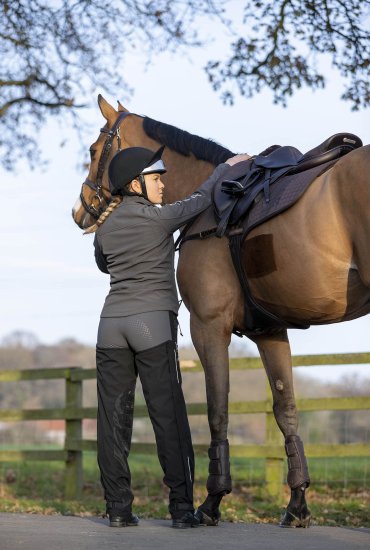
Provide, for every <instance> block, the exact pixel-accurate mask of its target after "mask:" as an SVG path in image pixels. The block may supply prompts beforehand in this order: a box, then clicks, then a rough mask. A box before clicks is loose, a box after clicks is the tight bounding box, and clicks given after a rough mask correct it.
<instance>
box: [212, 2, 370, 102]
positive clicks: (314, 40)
mask: <svg viewBox="0 0 370 550" xmlns="http://www.w3.org/2000/svg"><path fill="white" fill-rule="evenodd" d="M369 22H370V1H369V0H310V1H303V0H271V1H267V0H259V1H257V2H255V1H252V0H248V1H247V2H246V4H245V8H244V20H243V27H244V30H243V36H239V37H237V38H236V40H235V41H233V43H232V44H231V55H230V57H228V58H227V59H226V60H225V61H220V60H217V61H210V62H209V63H208V65H207V68H206V70H207V73H208V76H209V79H210V81H211V83H212V85H213V88H214V89H215V90H221V92H222V93H221V95H222V99H223V101H224V102H226V103H232V102H233V98H234V92H233V91H232V89H230V84H234V85H235V86H234V89H235V87H236V89H237V90H238V91H239V92H240V94H241V95H244V96H246V97H252V96H253V95H254V94H255V93H258V92H259V91H260V90H261V89H262V88H263V87H267V88H270V89H271V90H272V92H273V98H274V102H275V103H280V104H283V105H284V106H285V105H286V102H287V97H288V96H291V95H292V94H293V93H294V92H295V91H296V90H297V89H298V88H301V87H302V86H304V85H306V86H308V87H309V88H311V89H317V88H323V87H324V85H325V76H324V74H323V73H322V71H321V70H320V69H319V68H318V66H317V63H316V61H317V54H324V55H326V56H328V57H329V59H330V60H331V62H332V65H333V66H334V67H335V68H336V69H338V70H339V72H340V74H341V75H342V76H343V77H344V78H345V82H346V84H345V90H344V92H343V94H342V96H341V97H342V99H344V100H348V101H349V102H350V103H351V104H352V108H353V109H354V110H358V109H359V108H361V107H368V106H369V105H370V32H369V29H370V23H369Z"/></svg>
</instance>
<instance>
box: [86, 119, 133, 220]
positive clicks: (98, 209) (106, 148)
mask: <svg viewBox="0 0 370 550" xmlns="http://www.w3.org/2000/svg"><path fill="white" fill-rule="evenodd" d="M132 114H134V113H129V112H128V111H125V112H124V113H121V114H120V115H119V117H118V118H117V120H116V121H115V123H114V124H113V126H112V128H111V129H110V130H105V129H104V128H101V130H100V132H102V133H103V134H107V138H106V140H105V142H104V145H103V150H102V152H101V155H100V159H99V164H98V173H97V175H96V182H95V183H94V182H93V181H91V180H89V179H88V178H86V179H85V181H84V182H83V184H82V188H81V193H80V200H81V203H82V206H83V207H84V209H85V210H86V212H88V213H89V214H90V216H92V217H93V218H94V219H95V220H97V219H98V218H99V216H100V214H101V213H102V212H104V209H105V206H104V202H105V203H106V204H108V203H109V198H110V197H109V196H108V195H107V194H104V187H103V174H104V170H105V165H106V163H107V160H108V157H109V154H110V150H111V148H112V144H113V140H114V137H117V145H118V148H117V151H120V150H121V134H120V129H119V127H120V124H121V122H122V121H123V120H124V119H125V118H126V117H127V116H128V115H132ZM84 185H87V186H88V187H90V189H92V190H93V191H95V195H94V196H93V198H92V199H91V202H90V204H88V203H87V202H86V200H85V198H84V196H83V186H84ZM96 203H97V206H96V205H95V204H96Z"/></svg>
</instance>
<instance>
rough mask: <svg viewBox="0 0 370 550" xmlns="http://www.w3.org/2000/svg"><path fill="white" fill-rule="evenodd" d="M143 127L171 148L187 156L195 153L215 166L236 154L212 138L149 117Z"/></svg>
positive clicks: (151, 136)
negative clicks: (196, 134)
mask: <svg viewBox="0 0 370 550" xmlns="http://www.w3.org/2000/svg"><path fill="white" fill-rule="evenodd" d="M143 128H144V131H145V133H146V134H147V135H148V136H149V137H150V138H152V139H155V140H156V141H159V142H160V143H162V145H166V147H168V148H169V149H172V150H173V151H176V152H177V153H180V154H181V155H184V156H186V157H188V156H189V155H190V154H191V153H193V155H194V156H195V157H196V158H197V159H198V160H205V161H207V162H210V163H212V164H213V165H214V166H217V165H218V164H221V163H222V162H225V160H227V159H228V158H230V157H232V156H234V154H235V153H233V152H232V151H230V150H229V149H226V148H225V147H222V145H219V144H218V143H216V142H215V141H212V140H211V139H205V138H202V137H199V136H195V135H193V134H190V133H189V132H186V131H185V130H180V129H179V128H176V127H175V126H171V125H170V124H165V123H164V122H158V121H157V120H153V119H152V118H149V117H144V122H143Z"/></svg>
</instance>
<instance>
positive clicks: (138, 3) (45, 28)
mask: <svg viewBox="0 0 370 550" xmlns="http://www.w3.org/2000/svg"><path fill="white" fill-rule="evenodd" d="M232 5H233V0H186V1H184V0H155V1H154V0H52V1H50V0H0V10H1V11H0V14H1V17H0V58H1V69H0V71H1V72H0V129H1V132H0V148H1V156H0V161H1V162H2V164H3V165H4V166H5V168H7V169H11V168H13V167H14V165H15V159H17V158H18V157H23V158H24V157H28V159H29V162H30V165H31V166H32V165H34V164H35V163H36V162H38V161H39V150H38V147H37V133H38V131H39V129H40V128H41V127H42V125H43V124H44V123H45V121H46V120H47V118H48V117H50V116H53V115H54V116H56V117H57V118H59V119H60V120H62V121H63V124H64V125H67V124H70V120H68V117H71V119H72V121H73V122H74V125H75V127H76V129H78V128H79V126H80V125H79V120H78V112H79V110H80V109H81V108H82V107H83V106H84V105H85V104H87V103H88V101H89V100H90V97H91V94H92V93H95V91H96V89H100V90H102V89H103V90H104V89H106V88H107V86H109V91H110V93H114V92H117V93H118V97H122V94H123V93H126V95H127V93H128V91H129V86H128V83H127V82H126V81H125V76H126V75H125V71H124V61H125V59H126V58H127V55H129V54H132V53H133V52H135V51H136V52H139V53H140V54H143V53H144V55H145V56H146V58H147V59H148V60H150V59H151V58H152V57H153V56H156V55H158V54H160V52H162V51H169V50H170V51H173V52H180V50H181V49H182V50H183V51H184V49H188V48H190V47H193V48H196V47H199V46H201V45H202V40H201V39H200V38H199V35H198V32H197V28H199V22H200V18H201V17H204V16H206V17H207V22H208V25H207V30H208V33H209V37H212V29H213V27H212V25H211V24H209V21H210V19H211V18H218V19H219V21H220V24H224V25H228V26H229V27H230V21H229V20H228V19H227V14H228V10H229V9H230V7H232ZM234 5H235V4H234ZM369 6H370V0H320V1H316V0H313V1H310V2H306V1H303V0H273V1H268V0H259V1H256V2H255V1H252V0H245V8H244V21H243V33H242V36H240V37H237V38H236V39H235V40H233V41H232V44H231V53H230V55H229V57H228V58H226V59H224V60H216V61H210V62H209V63H208V65H207V67H206V71H207V73H208V76H209V79H210V82H211V84H212V86H213V88H214V89H215V90H219V91H220V92H221V96H222V99H223V100H224V101H225V102H228V103H232V101H233V99H234V96H235V93H238V91H239V92H240V93H241V94H242V95H244V96H246V97H251V96H253V95H254V94H255V93H258V92H259V91H260V90H261V89H262V88H263V87H267V88H270V89H271V90H272V92H273V97H274V101H275V102H277V103H282V104H284V105H285V104H286V101H287V97H288V96H290V95H292V94H293V93H294V92H295V91H296V89H297V88H300V87H302V86H308V87H310V88H312V89H315V88H319V87H323V86H324V84H325V77H324V75H323V74H322V73H321V72H320V71H319V69H318V68H317V66H316V60H315V56H316V55H317V54H326V55H328V56H329V58H330V59H331V61H332V63H333V65H334V66H335V67H336V68H337V69H338V70H339V71H340V73H341V74H342V75H343V76H344V77H345V80H346V82H347V84H346V89H345V91H344V93H343V95H342V97H343V99H345V100H348V101H349V102H351V104H352V106H353V108H354V109H358V108H362V107H367V106H368V105H369V104H370V92H369V57H370V56H369V38H370V36H369V32H368V31H367V30H366V28H367V27H366V21H368V20H366V18H365V16H366V15H368V14H366V10H369ZM214 38H215V39H216V40H217V35H216V36H214ZM130 80H131V82H132V81H133V80H134V79H132V78H131V79H130Z"/></svg>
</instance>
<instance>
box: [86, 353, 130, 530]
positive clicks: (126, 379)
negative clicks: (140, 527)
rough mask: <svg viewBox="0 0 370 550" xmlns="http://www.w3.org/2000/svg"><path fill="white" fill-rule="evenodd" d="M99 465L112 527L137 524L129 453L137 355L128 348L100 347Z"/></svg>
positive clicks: (97, 355)
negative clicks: (133, 512)
mask: <svg viewBox="0 0 370 550" xmlns="http://www.w3.org/2000/svg"><path fill="white" fill-rule="evenodd" d="M96 365H97V384H98V426H97V440H98V464H99V468H100V475H101V483H102V486H103V489H104V498H105V500H106V501H107V514H108V515H109V519H110V525H111V526H112V527H124V526H127V525H137V523H138V519H137V518H136V516H132V514H131V506H132V501H133V499H134V497H133V494H132V491H131V473H130V468H129V465H128V462H127V458H128V455H129V452H130V446H131V436H132V422H133V411H134V399H135V385H136V376H137V375H136V370H135V365H134V357H133V354H132V352H131V351H130V350H128V349H126V348H105V349H102V348H97V349H96Z"/></svg>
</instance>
